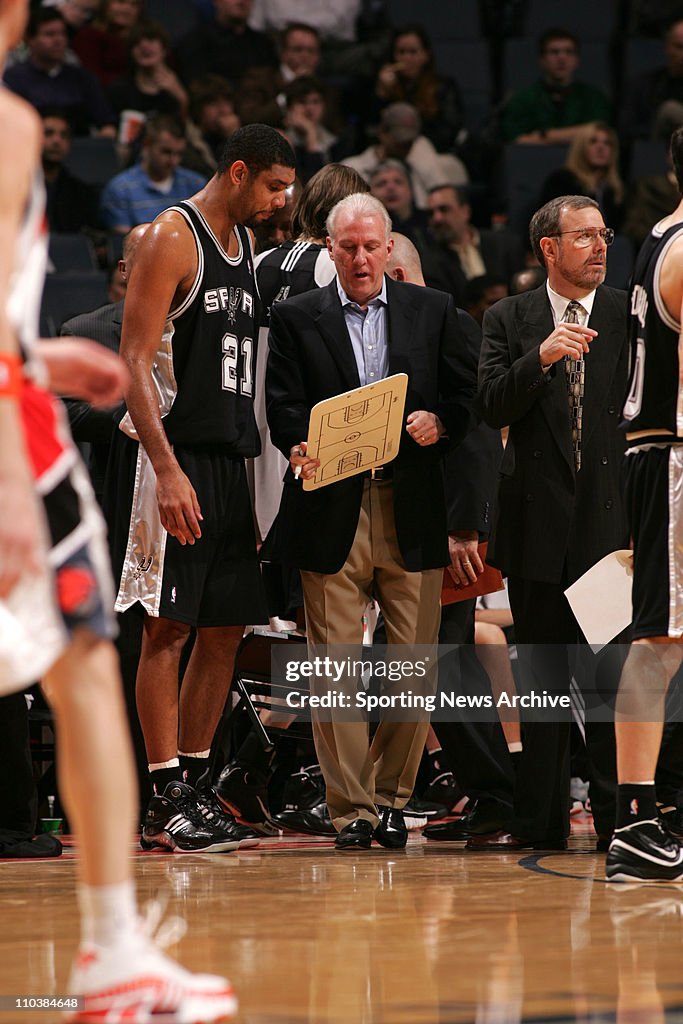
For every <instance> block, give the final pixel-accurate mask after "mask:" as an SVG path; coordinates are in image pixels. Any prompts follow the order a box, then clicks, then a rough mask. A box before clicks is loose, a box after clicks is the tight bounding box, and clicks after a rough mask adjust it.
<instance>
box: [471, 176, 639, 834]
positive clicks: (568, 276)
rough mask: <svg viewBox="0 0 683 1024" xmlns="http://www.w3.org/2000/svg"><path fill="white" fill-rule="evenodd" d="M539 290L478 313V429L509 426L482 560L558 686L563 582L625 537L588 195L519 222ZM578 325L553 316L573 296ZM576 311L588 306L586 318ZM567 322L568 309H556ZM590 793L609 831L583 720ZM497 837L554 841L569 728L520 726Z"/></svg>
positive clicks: (617, 356) (562, 814) (520, 635)
mask: <svg viewBox="0 0 683 1024" xmlns="http://www.w3.org/2000/svg"><path fill="white" fill-rule="evenodd" d="M530 233H531V239H532V245H533V247H534V251H535V252H536V255H537V256H538V258H539V260H540V262H541V263H543V264H544V265H545V266H546V269H547V271H548V282H547V285H545V284H544V285H542V286H541V287H540V288H537V289H536V290H535V291H531V292H525V293H523V294H521V295H518V296H514V297H511V298H509V299H503V300H501V301H500V302H498V303H496V304H495V305H494V306H493V307H492V308H491V309H490V310H488V311H487V313H486V314H485V318H484V338H483V343H482V352H481V361H480V366H479V387H480V393H479V400H480V404H481V410H482V413H483V416H484V419H485V420H486V421H487V422H488V423H490V424H491V425H492V426H496V427H502V426H504V425H506V424H508V425H509V427H510V432H509V439H508V443H507V447H506V450H505V454H504V456H503V462H502V466H501V475H500V485H499V492H498V502H497V507H496V511H495V518H494V524H493V530H492V535H491V540H490V543H489V551H488V557H489V561H490V562H492V564H494V565H497V566H498V567H499V568H501V569H502V570H503V571H504V572H505V573H506V574H507V575H508V577H509V593H510V604H511V608H512V613H513V616H514V621H515V638H516V640H517V643H518V644H521V645H525V646H524V647H523V648H522V650H523V652H524V653H525V654H530V656H531V657H532V658H534V657H535V656H536V655H537V656H538V657H539V658H540V657H541V651H542V650H543V649H541V648H533V647H530V646H527V645H534V644H539V645H548V646H547V647H545V649H544V650H543V657H544V658H545V661H544V662H538V663H537V664H536V665H535V670H536V673H537V674H536V680H537V683H536V685H537V687H538V685H539V684H540V685H541V686H542V685H543V683H544V682H545V681H546V680H547V681H548V682H549V683H550V684H551V685H552V686H554V687H557V686H558V685H559V686H561V685H562V682H560V681H559V680H563V681H564V682H565V683H566V684H567V685H568V665H567V656H566V649H565V648H564V647H563V646H562V645H565V644H573V643H576V642H577V640H579V639H580V635H579V629H578V625H577V623H576V620H575V619H574V617H573V615H572V613H571V609H570V608H569V605H568V603H567V601H566V598H565V597H564V593H563V592H564V590H565V588H566V587H567V586H569V585H570V584H571V583H573V582H574V581H575V580H576V579H577V578H578V577H579V576H581V575H582V573H584V572H585V571H586V570H587V569H588V568H590V566H592V565H594V564H595V563H596V562H597V561H598V560H599V559H600V558H602V557H603V556H604V555H606V554H607V553H608V552H610V551H613V550H615V549H616V548H622V547H626V546H628V529H627V526H626V519H625V514H624V508H623V504H622V496H621V487H620V467H621V457H622V453H623V447H624V446H623V441H622V437H621V434H620V433H619V431H618V429H617V427H618V420H619V410H620V408H621V403H622V400H623V396H624V392H625V389H626V364H627V349H626V293H625V292H621V291H617V290H615V289H613V288H609V287H606V286H605V285H603V284H602V281H603V280H604V277H605V265H606V256H607V245H608V244H609V242H610V241H611V236H610V234H609V232H605V229H604V223H603V219H602V216H601V214H600V211H599V209H598V207H597V204H596V203H595V202H594V201H593V200H591V199H588V198H586V197H585V196H572V197H567V196H563V197H560V198H559V199H555V200H552V201H551V202H550V203H547V204H546V205H545V206H544V207H543V208H542V209H541V210H539V211H538V212H537V213H536V214H535V215H534V218H533V220H532V223H531V227H530ZM582 299H583V300H584V302H585V303H586V308H585V309H584V308H583V307H581V310H580V311H579V313H578V315H579V322H578V323H571V324H569V323H563V321H564V320H565V317H566V316H567V315H569V314H568V313H567V307H568V304H569V302H570V300H576V301H578V302H579V303H580V302H581V300H582ZM587 314H589V315H587ZM569 319H570V320H571V319H572V316H571V315H569ZM581 352H584V355H585V392H584V396H583V416H582V430H581V457H580V458H581V461H580V468H579V469H578V470H577V468H576V455H575V451H574V447H573V440H572V431H571V426H570V403H569V395H568V384H567V375H566V373H565V357H566V356H568V355H571V354H573V355H574V356H575V355H576V354H577V353H581ZM587 743H588V752H589V758H590V759H591V760H592V762H593V769H594V776H593V779H592V783H593V785H592V788H591V802H592V804H593V811H594V818H595V825H596V830H597V831H598V834H599V835H602V836H603V838H604V837H605V836H606V835H608V834H609V833H610V832H611V829H612V827H613V818H612V814H613V809H614V806H613V802H612V800H613V782H614V770H615V766H614V760H613V759H614V751H613V747H612V743H613V730H612V727H611V726H610V725H609V724H608V725H602V726H601V725H594V726H589V728H588V729H587ZM521 761H522V763H521V767H520V770H519V772H518V774H517V777H516V787H515V814H514V819H513V824H512V826H511V829H510V833H509V834H503V835H498V836H491V837H489V838H488V840H486V839H484V840H481V841H480V840H476V839H475V840H470V845H471V846H476V847H477V848H487V847H488V848H494V849H495V848H501V847H503V848H510V847H513V848H514V847H518V848H519V847H523V846H527V845H530V844H532V843H536V844H538V843H540V844H543V843H549V844H550V845H561V844H562V842H563V841H564V839H565V837H566V836H567V835H568V831H569V723H568V722H566V723H550V722H541V723H540V724H533V723H529V724H528V725H527V726H526V728H525V730H524V752H523V755H522V759H521Z"/></svg>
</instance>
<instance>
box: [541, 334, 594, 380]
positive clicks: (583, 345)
mask: <svg viewBox="0 0 683 1024" xmlns="http://www.w3.org/2000/svg"><path fill="white" fill-rule="evenodd" d="M597 336H598V332H597V331H594V330H593V328H592V327H582V326H581V324H565V323H559V324H558V325H557V327H556V328H555V330H554V331H553V333H552V334H549V335H548V337H547V338H546V339H545V341H543V342H541V347H540V348H539V350H538V355H539V358H540V360H541V366H542V367H543V368H544V369H548V367H550V366H552V365H553V363H558V362H559V361H560V359H564V358H565V356H569V357H570V359H581V357H582V356H584V355H585V354H586V353H587V352H590V343H591V341H593V339H594V338H597Z"/></svg>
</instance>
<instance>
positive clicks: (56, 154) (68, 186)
mask: <svg viewBox="0 0 683 1024" xmlns="http://www.w3.org/2000/svg"><path fill="white" fill-rule="evenodd" d="M70 148H71V129H70V127H69V122H68V120H67V118H66V116H65V114H63V113H62V112H61V111H59V110H55V111H49V110H46V111H45V113H44V114H43V151H42V156H41V160H42V165H43V177H44V178H45V190H46V192H47V204H46V210H45V213H46V217H47V223H48V227H49V229H50V231H56V232H61V233H64V234H73V233H75V232H78V231H80V230H81V229H82V228H85V227H89V228H94V227H95V225H96V224H97V196H96V195H95V192H94V191H93V189H91V188H90V186H89V185H86V184H85V182H83V181H80V180H79V179H78V178H75V177H74V176H73V175H72V174H69V172H68V171H67V170H66V168H65V167H64V161H65V160H66V158H67V157H68V155H69V150H70Z"/></svg>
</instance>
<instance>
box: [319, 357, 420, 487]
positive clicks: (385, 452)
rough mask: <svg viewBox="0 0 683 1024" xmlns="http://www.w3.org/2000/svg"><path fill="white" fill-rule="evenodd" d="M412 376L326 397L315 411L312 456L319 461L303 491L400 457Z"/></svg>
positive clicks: (397, 374) (394, 377)
mask: <svg viewBox="0 0 683 1024" xmlns="http://www.w3.org/2000/svg"><path fill="white" fill-rule="evenodd" d="M407 390H408V375H407V374H406V373H395V374H393V375H392V376H391V377H385V378H384V380H378V381H376V382H375V383H373V384H365V385H364V386H363V387H361V388H356V389H355V390H354V391H346V392H345V393H344V394H343V395H335V396H334V398H326V399H325V401H323V402H318V404H317V405H314V406H313V409H312V410H311V419H310V422H309V426H308V449H307V452H308V455H309V456H310V458H312V459H320V465H319V467H318V469H317V470H316V473H315V476H314V477H313V478H312V479H311V480H304V481H303V487H304V490H305V491H315V490H317V489H318V488H319V487H326V486H327V485H328V484H332V483H336V482H337V481H338V480H345V479H346V478H347V477H351V476H356V474H357V473H365V472H366V471H367V470H369V469H373V468H374V467H375V466H383V465H386V463H387V462H391V460H392V459H395V458H396V456H397V455H398V449H399V445H400V443H401V431H402V429H403V410H404V408H405V404H406V392H407Z"/></svg>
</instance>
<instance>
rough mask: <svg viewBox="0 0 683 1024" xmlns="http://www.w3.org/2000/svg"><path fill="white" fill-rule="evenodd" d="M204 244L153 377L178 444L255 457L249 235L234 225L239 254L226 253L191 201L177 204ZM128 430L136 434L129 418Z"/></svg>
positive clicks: (257, 446)
mask: <svg viewBox="0 0 683 1024" xmlns="http://www.w3.org/2000/svg"><path fill="white" fill-rule="evenodd" d="M171 209H172V210H174V211H175V212H176V213H180V214H181V215H182V216H183V217H184V218H185V220H186V221H187V223H188V225H189V227H190V228H191V230H192V232H193V234H194V236H195V241H196V244H197V275H196V277H195V280H194V282H193V284H192V287H191V288H190V291H189V292H188V295H187V297H186V298H185V300H184V302H182V303H181V305H180V306H178V307H177V308H176V309H173V310H171V312H170V313H169V315H168V319H167V321H166V325H165V328H164V333H163V335H162V338H161V346H160V348H159V351H158V352H157V356H156V360H155V364H154V370H153V377H154V383H155V385H156V389H157V393H158V396H159V404H160V410H161V415H162V418H163V422H164V429H165V430H166V434H167V436H168V439H169V441H170V442H171V444H178V445H186V446H187V445H196V446H202V445H205V446H212V447H213V446H219V447H220V448H222V449H224V450H225V452H226V454H229V455H234V456H243V457H245V458H253V457H255V456H256V455H258V454H259V452H260V450H261V445H260V441H259V436H258V431H257V429H256V420H255V418H254V367H255V360H256V351H255V350H256V341H257V335H256V326H257V325H256V322H255V316H256V305H257V293H256V282H255V278H254V261H253V254H252V250H251V241H250V238H249V233H248V231H247V229H246V228H245V227H243V226H242V225H241V224H237V225H235V229H234V231H235V235H236V237H237V240H238V242H239V251H238V253H237V255H236V256H235V257H230V256H228V254H227V253H226V252H225V250H224V249H223V247H222V246H221V244H220V242H219V241H218V239H217V238H216V236H215V234H214V233H213V231H212V230H211V227H210V226H209V224H208V223H207V222H206V220H205V219H204V217H203V215H202V214H201V212H200V211H199V210H198V208H197V207H196V206H195V204H194V203H193V202H192V201H191V200H186V201H184V202H181V203H178V205H177V206H172V207H171ZM121 429H122V430H124V431H125V432H126V433H129V434H131V436H134V437H135V436H136V434H135V431H134V428H133V426H132V423H131V421H130V417H129V416H128V415H127V416H125V417H124V419H123V420H122V421H121Z"/></svg>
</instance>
